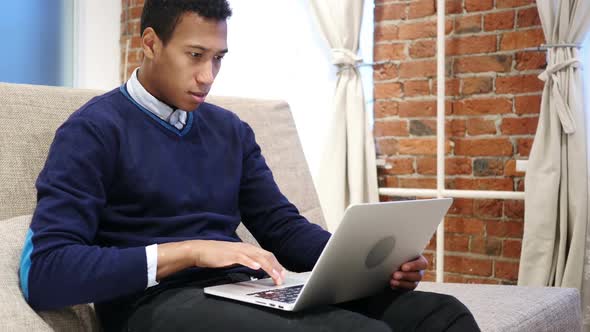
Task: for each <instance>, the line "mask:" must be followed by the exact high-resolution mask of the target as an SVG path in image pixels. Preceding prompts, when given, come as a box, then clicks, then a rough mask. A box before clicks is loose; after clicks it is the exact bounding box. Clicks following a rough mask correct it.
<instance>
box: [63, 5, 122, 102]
mask: <svg viewBox="0 0 590 332" xmlns="http://www.w3.org/2000/svg"><path fill="white" fill-rule="evenodd" d="M72 1H73V12H74V23H73V24H74V27H73V28H74V29H73V31H74V33H73V48H74V55H73V56H74V67H73V85H74V87H76V88H86V89H100V90H111V89H113V88H115V87H117V86H118V85H119V84H120V81H119V68H120V61H121V56H120V46H119V40H120V36H121V29H120V26H121V0H100V1H97V0H72Z"/></svg>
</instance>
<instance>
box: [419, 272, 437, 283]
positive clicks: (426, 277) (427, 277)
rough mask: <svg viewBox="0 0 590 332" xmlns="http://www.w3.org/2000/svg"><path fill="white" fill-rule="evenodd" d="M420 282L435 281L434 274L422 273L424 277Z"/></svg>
mask: <svg viewBox="0 0 590 332" xmlns="http://www.w3.org/2000/svg"><path fill="white" fill-rule="evenodd" d="M422 280H424V281H435V280H436V273H434V272H431V271H426V273H424V277H423V278H422Z"/></svg>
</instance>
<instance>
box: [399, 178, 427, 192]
mask: <svg viewBox="0 0 590 332" xmlns="http://www.w3.org/2000/svg"><path fill="white" fill-rule="evenodd" d="M399 186H400V187H401V188H418V189H435V188H436V179H434V178H422V177H421V178H400V179H399Z"/></svg>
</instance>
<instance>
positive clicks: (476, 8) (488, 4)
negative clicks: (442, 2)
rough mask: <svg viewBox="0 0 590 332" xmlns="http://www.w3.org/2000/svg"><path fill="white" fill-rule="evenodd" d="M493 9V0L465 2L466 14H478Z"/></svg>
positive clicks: (470, 0)
mask: <svg viewBox="0 0 590 332" xmlns="http://www.w3.org/2000/svg"><path fill="white" fill-rule="evenodd" d="M493 7H494V0H465V9H466V10H467V11H468V12H480V11H484V10H490V9H492V8H493Z"/></svg>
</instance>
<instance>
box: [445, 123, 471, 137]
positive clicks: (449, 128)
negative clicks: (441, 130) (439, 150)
mask: <svg viewBox="0 0 590 332" xmlns="http://www.w3.org/2000/svg"><path fill="white" fill-rule="evenodd" d="M466 130H467V125H466V121H465V120H460V119H452V120H450V121H449V120H447V125H446V135H447V136H451V137H463V136H465V131H466Z"/></svg>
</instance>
